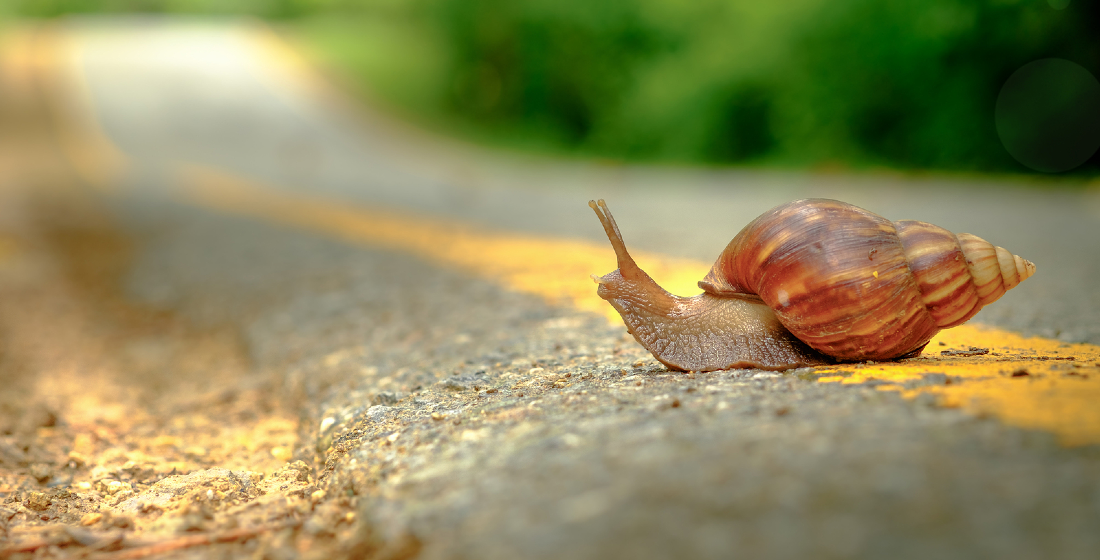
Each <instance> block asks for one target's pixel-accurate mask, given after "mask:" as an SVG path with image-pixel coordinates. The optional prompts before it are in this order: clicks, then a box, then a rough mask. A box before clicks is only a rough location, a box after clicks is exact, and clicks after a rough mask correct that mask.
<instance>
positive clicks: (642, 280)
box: [588, 199, 1035, 371]
mask: <svg viewBox="0 0 1100 560" xmlns="http://www.w3.org/2000/svg"><path fill="white" fill-rule="evenodd" d="M588 205H589V206H590V207H592V209H593V210H594V211H595V212H596V215H597V216H598V217H599V218H600V223H602V224H603V228H604V232H605V233H607V238H608V239H609V240H610V241H611V246H612V247H613V248H614V249H615V256H616V258H617V260H618V265H619V268H618V269H617V270H615V271H614V272H611V273H609V274H607V275H604V276H602V277H597V276H593V277H592V278H593V279H594V280H595V281H596V282H597V283H598V284H599V286H598V288H597V293H598V294H599V296H600V297H602V298H603V299H605V300H607V301H608V302H609V303H610V304H611V305H612V307H614V308H615V310H616V311H618V312H619V315H621V316H622V318H623V321H624V322H625V323H626V327H627V330H629V331H630V333H631V334H632V335H634V338H635V339H637V340H638V342H639V343H641V344H642V346H644V347H645V348H646V349H647V350H649V351H650V352H651V353H652V354H653V356H654V357H656V358H657V359H658V360H659V361H660V362H661V363H663V364H665V365H666V366H668V367H669V368H672V369H679V370H688V371H711V370H718V369H728V368H735V367H758V368H762V369H771V370H783V369H790V368H795V367H802V366H815V365H825V364H832V363H836V362H843V361H864V360H876V361H882V360H892V359H898V358H907V357H913V356H917V355H919V354H920V352H921V350H923V349H924V346H925V345H926V344H928V341H929V340H930V339H931V338H932V337H933V336H935V334H936V333H937V332H939V331H940V330H941V329H945V328H949V327H954V326H957V325H960V324H962V323H964V322H966V321H967V320H968V319H970V318H971V317H973V316H974V315H975V314H976V313H977V312H978V311H980V310H981V308H982V307H984V306H985V305H988V304H990V303H992V302H994V301H996V300H997V299H998V298H1000V297H1001V296H1002V295H1004V293H1005V292H1006V291H1007V290H1010V289H1012V288H1014V287H1016V285H1017V284H1019V283H1020V282H1022V281H1024V280H1026V279H1027V278H1029V277H1030V276H1031V275H1032V274H1034V273H1035V265H1034V264H1032V263H1031V262H1030V261H1027V260H1024V259H1022V258H1020V257H1018V256H1015V255H1013V254H1012V253H1009V252H1008V251H1006V250H1005V249H1003V248H1001V247H996V246H993V245H992V244H990V243H989V242H987V241H985V240H983V239H981V238H980V237H977V236H974V235H970V234H967V233H960V234H958V235H956V234H953V233H951V232H949V231H947V230H945V229H943V228H940V227H937V226H934V225H932V224H928V223H925V222H917V221H912V220H903V221H898V222H892V221H890V220H887V219H886V218H883V217H882V216H879V215H877V214H874V213H871V212H868V211H867V210H864V209H862V208H859V207H856V206H853V205H851V204H848V203H845V202H840V201H836V200H827V199H803V200H796V201H794V202H790V203H787V204H783V205H780V206H777V207H776V208H773V209H772V210H769V211H768V212H766V213H764V214H763V215H761V216H760V217H758V218H756V219H755V220H753V221H752V222H750V223H749V224H748V225H747V226H745V228H744V229H743V230H741V232H740V233H738V234H737V236H736V237H734V238H733V241H731V242H730V243H729V245H728V246H727V247H726V249H725V250H724V251H722V254H721V255H719V257H718V260H717V261H716V262H715V263H714V266H713V268H711V271H710V273H708V274H707V276H706V278H704V279H703V280H702V281H700V282H699V287H700V288H702V289H703V293H702V294H700V295H698V296H694V297H687V298H685V297H679V296H675V295H672V294H670V293H668V292H666V291H665V290H663V289H662V288H661V287H660V286H658V285H657V283H656V282H654V281H653V279H652V278H650V277H649V275H648V274H646V273H645V272H644V271H642V269H640V268H638V265H637V264H635V263H634V260H633V259H632V258H631V257H630V254H629V253H628V252H627V250H626V244H625V243H624V242H623V239H622V235H621V234H620V233H619V228H618V226H617V225H616V224H615V219H614V218H613V217H612V216H611V212H610V211H609V210H608V208H607V204H605V203H604V201H603V200H600V201H599V202H595V201H589V203H588Z"/></svg>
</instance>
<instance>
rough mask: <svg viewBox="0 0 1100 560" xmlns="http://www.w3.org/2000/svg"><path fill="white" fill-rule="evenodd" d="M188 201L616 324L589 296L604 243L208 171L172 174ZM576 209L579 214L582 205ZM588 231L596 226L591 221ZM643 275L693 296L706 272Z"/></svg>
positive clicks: (675, 268)
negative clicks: (395, 254) (455, 271)
mask: <svg viewBox="0 0 1100 560" xmlns="http://www.w3.org/2000/svg"><path fill="white" fill-rule="evenodd" d="M180 174H181V177H182V179H183V182H184V184H185V185H187V187H188V189H187V190H186V191H185V193H184V194H185V196H186V197H188V198H189V199H190V200H191V201H192V202H195V203H198V204H200V205H202V206H207V207H211V208H217V209H219V210H223V211H228V212H233V213H237V214H245V215H249V216H253V217H257V218H261V219H265V220H273V221H276V222H281V223H287V224H292V225H295V226H299V227H304V228H307V229H310V230H314V231H321V232H324V233H327V234H329V235H335V236H337V237H339V238H342V239H346V240H348V241H352V242H359V243H368V244H370V245H373V246H377V247H384V248H389V249H395V250H400V251H406V252H410V253H413V254H416V255H418V256H420V257H422V258H424V259H425V260H428V261H430V262H435V263H439V264H441V265H445V266H450V267H457V268H460V269H462V270H465V271H467V272H469V273H471V274H474V275H477V276H484V277H488V278H491V279H494V280H496V281H498V282H500V283H501V284H503V285H504V286H506V287H508V288H510V289H512V290H516V291H520V292H525V293H529V294H535V295H537V296H539V297H542V298H543V299H545V300H546V301H548V302H550V303H551V304H555V305H562V304H565V305H572V306H574V307H576V308H578V309H583V310H585V311H590V312H594V313H601V314H605V315H607V316H608V317H609V318H612V319H614V320H615V321H619V317H618V315H617V314H616V313H615V310H614V309H611V307H610V306H609V305H607V304H606V303H605V302H604V301H603V300H601V299H600V298H599V297H598V296H597V295H596V286H595V284H594V283H593V282H592V280H591V279H590V278H589V276H590V275H591V274H593V273H600V274H603V273H607V272H610V271H611V270H614V268H615V255H614V253H613V252H612V251H611V246H610V245H608V244H603V245H600V244H595V243H591V242H587V241H580V240H568V239H554V238H547V237H538V236H533V235H526V234H517V233H509V232H491V231H487V230H483V229H477V228H474V227H471V226H470V225H468V224H463V223H461V222H454V221H447V220H442V219H437V218H436V219H433V218H427V217H424V216H418V215H414V214H410V213H407V212H398V211H394V210H385V209H377V208H366V207H355V206H352V205H349V204H347V203H346V202H342V201H335V200H323V199H319V198H317V197H316V196H305V195H299V194H292V193H289V192H286V191H280V190H275V189H272V188H270V187H267V186H264V185H262V184H260V183H257V182H254V181H250V180H248V179H245V178H242V177H238V176H234V175H231V174H229V173H226V172H224V171H219V170H215V169H212V168H209V167H201V166H196V165H189V166H184V167H181V168H180ZM577 210H578V211H587V210H588V208H587V206H585V205H584V204H580V205H579V206H578V209H577ZM592 227H593V228H598V227H599V224H598V222H597V221H596V218H595V216H593V218H592ZM632 254H634V256H635V260H636V261H638V262H639V263H640V264H641V265H642V266H643V267H646V270H650V271H651V273H652V274H654V275H657V276H658V277H659V278H662V279H667V280H668V282H667V284H668V285H669V289H670V290H672V291H673V292H680V293H685V292H687V293H698V291H699V290H698V288H696V286H695V283H696V282H697V281H698V279H699V278H702V277H703V275H704V274H705V273H706V271H707V266H706V265H701V263H698V262H695V261H688V260H681V259H670V258H667V257H663V256H660V255H653V254H647V253H644V252H638V253H632Z"/></svg>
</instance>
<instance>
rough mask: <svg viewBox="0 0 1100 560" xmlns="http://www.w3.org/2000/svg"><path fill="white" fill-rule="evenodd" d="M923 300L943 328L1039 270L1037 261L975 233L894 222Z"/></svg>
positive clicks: (991, 300)
mask: <svg viewBox="0 0 1100 560" xmlns="http://www.w3.org/2000/svg"><path fill="white" fill-rule="evenodd" d="M894 225H895V226H896V228H897V232H898V237H899V238H900V239H901V242H902V247H903V248H904V250H905V258H906V261H908V263H909V269H910V270H911V271H912V273H913V276H914V278H915V280H916V282H917V286H918V287H919V288H920V291H921V300H922V302H923V303H924V306H925V308H926V309H927V310H928V312H929V314H930V315H931V316H932V318H933V320H934V321H935V323H936V326H938V327H939V328H941V329H946V328H950V327H954V326H957V325H961V324H962V323H965V322H966V321H967V320H969V319H970V318H971V317H973V316H974V315H975V314H977V313H978V311H980V310H981V309H982V307H984V306H986V305H989V304H990V303H993V302H994V301H996V300H997V299H999V298H1000V297H1001V296H1003V295H1004V294H1005V292H1007V291H1008V290H1011V289H1012V288H1015V287H1016V286H1017V285H1019V284H1020V282H1023V281H1024V280H1026V279H1027V278H1029V277H1030V276H1031V275H1032V274H1034V273H1035V265H1034V264H1032V263H1031V262H1030V261H1027V260H1024V259H1022V258H1020V257H1019V256H1016V255H1013V254H1012V253H1009V252H1008V251H1007V250H1005V249H1004V248H1003V247H996V246H994V245H993V244H991V243H989V242H988V241H986V240H984V239H982V238H980V237H978V236H976V235H971V234H969V233H960V234H958V235H956V234H953V233H951V232H949V231H947V230H945V229H943V228H941V227H938V226H934V225H932V224H929V223H925V222H917V221H911V220H903V221H898V222H894Z"/></svg>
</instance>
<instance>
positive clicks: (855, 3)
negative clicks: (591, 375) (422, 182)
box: [7, 0, 1100, 172]
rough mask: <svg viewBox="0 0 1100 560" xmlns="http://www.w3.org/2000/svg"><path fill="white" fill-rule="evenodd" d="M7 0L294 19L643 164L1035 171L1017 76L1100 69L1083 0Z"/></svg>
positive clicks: (417, 106) (503, 119)
mask: <svg viewBox="0 0 1100 560" xmlns="http://www.w3.org/2000/svg"><path fill="white" fill-rule="evenodd" d="M7 1H8V2H12V1H14V4H13V5H12V6H14V11H15V12H17V13H20V14H24V15H31V16H51V15H56V14H61V13H71V12H85V11H121V10H138V11H153V12H202V13H247V14H252V15H257V16H260V17H266V18H270V19H280V20H283V21H284V22H287V23H286V25H287V27H286V29H288V30H289V31H290V32H291V33H292V34H293V35H297V36H298V37H300V38H302V39H304V40H305V42H306V43H307V44H308V45H310V46H311V47H312V48H313V49H315V51H316V52H317V53H319V54H320V56H322V57H324V58H327V59H328V60H329V61H330V62H332V63H334V64H336V65H337V66H339V67H342V68H344V69H346V70H348V71H349V73H350V74H351V75H353V76H354V77H355V79H356V80H357V81H358V83H359V84H360V85H361V87H363V88H365V89H369V91H370V92H371V94H372V95H374V96H376V97H380V98H382V100H384V101H385V102H387V103H389V104H390V105H392V106H395V107H397V108H400V109H403V110H405V111H406V112H409V113H412V114H416V115H422V116H425V118H427V119H429V120H432V121H435V122H441V123H446V124H447V125H449V126H452V127H457V128H460V129H462V130H464V131H466V132H467V133H472V134H475V135H480V136H482V137H483V138H485V137H487V138H490V139H497V140H500V139H505V141H507V142H515V143H522V144H524V145H526V146H535V147H540V148H544V149H553V150H559V151H572V152H577V153H583V154H586V155H595V156H599V157H606V158H615V159H628V160H638V159H656V160H665V161H695V162H698V161H704V162H750V163H768V164H775V163H779V164H788V165H798V166H805V165H833V164H839V165H845V166H851V165H856V166H867V165H887V166H894V167H904V168H936V169H963V170H1008V171H1025V170H1024V168H1022V167H1021V166H1020V165H1019V164H1017V163H1016V162H1015V161H1014V160H1013V159H1012V158H1011V157H1010V156H1008V154H1007V153H1006V152H1005V150H1004V148H1003V147H1002V146H1001V143H1000V141H999V139H998V137H997V133H996V129H995V126H994V121H993V115H994V105H995V102H996V98H997V94H998V92H999V90H1000V87H1001V85H1002V84H1003V83H1004V82H1005V80H1006V79H1007V78H1008V77H1009V75H1011V73H1012V72H1013V71H1014V70H1016V69H1017V68H1019V67H1020V66H1022V65H1024V64H1026V63H1028V62H1030V61H1033V60H1036V59H1039V58H1045V57H1052V56H1053V57H1061V58H1066V59H1069V60H1071V61H1074V62H1077V63H1078V64H1081V65H1082V66H1084V67H1085V68H1087V69H1090V70H1091V71H1093V72H1094V74H1095V73H1096V70H1097V69H1100V42H1097V41H1095V40H1094V39H1093V34H1094V32H1095V31H1096V27H1097V26H1096V23H1097V21H1098V19H1100V18H1098V16H1100V9H1098V8H1097V7H1096V4H1097V3H1090V2H1080V1H1079V2H1072V3H1071V4H1070V6H1069V7H1068V8H1066V9H1063V10H1058V9H1054V8H1052V7H1051V5H1050V4H1049V3H1048V2H1046V1H1043V0H986V1H976V0H893V1H891V2H883V1H881V0H833V1H831V2H827V1H825V0H788V1H786V2H775V3H768V2H752V1H744V0H693V1H691V2H683V1H676V0H220V1H219V0H101V1H98V2H97V1H92V0H7ZM1096 160H1097V158H1095V157H1094V158H1093V162H1095V161H1096ZM1090 169H1092V170H1093V172H1095V170H1096V169H1097V166H1096V165H1092V166H1091V167H1090Z"/></svg>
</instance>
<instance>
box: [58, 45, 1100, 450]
mask: <svg viewBox="0 0 1100 560" xmlns="http://www.w3.org/2000/svg"><path fill="white" fill-rule="evenodd" d="M256 40H257V41H261V39H256ZM262 41H270V37H268V38H265V39H262ZM274 50H275V49H272V48H271V44H270V43H266V44H262V45H260V46H259V47H257V52H261V53H262V52H273V51H274ZM284 54H285V52H284ZM270 58H272V59H274V58H275V57H270ZM285 58H286V57H285V56H282V57H281V58H280V60H273V61H272V64H283V65H285ZM43 70H48V71H50V72H52V73H54V74H55V75H54V76H51V77H49V78H51V79H50V80H49V81H44V82H42V83H51V84H56V85H59V86H69V87H73V88H74V89H73V90H72V92H71V93H72V95H73V96H74V97H77V98H80V96H84V97H83V101H82V102H80V103H78V104H75V105H74V107H78V108H84V109H86V112H85V113H83V114H77V115H70V114H69V112H68V111H67V112H65V113H63V114H61V115H59V116H62V117H65V118H70V117H71V118H72V119H73V120H68V121H65V122H64V123H62V126H61V128H62V131H63V132H64V131H66V130H68V131H75V132H65V134H70V137H73V138H78V139H79V141H78V142H76V143H75V144H77V148H73V149H68V148H67V149H66V150H65V152H66V155H67V156H68V157H69V158H70V160H72V161H73V163H74V166H76V167H77V168H78V169H84V170H87V171H88V172H87V173H86V174H85V178H86V179H87V180H89V182H92V183H103V182H104V181H106V180H109V179H110V176H111V175H113V171H112V170H115V169H118V167H119V162H124V157H123V156H121V155H120V154H121V152H120V151H119V150H118V148H117V147H115V146H114V144H112V143H110V141H109V140H108V139H107V138H106V136H104V135H103V134H102V133H101V131H100V128H99V126H98V124H97V122H96V120H95V116H94V114H93V112H92V105H91V100H90V99H89V98H87V91H86V86H84V85H83V77H82V76H81V75H80V74H79V71H78V69H77V68H76V67H75V66H74V65H72V64H67V65H61V64H54V65H52V66H50V67H49V68H45V69H43ZM63 136H64V135H63ZM80 146H84V147H80ZM180 176H181V179H182V180H183V183H184V184H185V185H186V187H187V188H186V189H185V190H184V191H183V195H184V196H185V197H186V199H187V200H188V201H190V202H191V203H193V204H196V205H198V206H201V207H205V208H209V209H214V210H220V211H223V212H228V213H233V214H238V215H243V216H251V217H254V218H258V219H262V220H266V221H272V222H276V223H282V224H286V225H292V226H295V227H300V228H303V229H307V230H311V231H315V232H320V233H323V234H327V235H331V236H334V237H338V238H341V239H345V240H347V241H350V242H354V243H363V244H368V245H371V246H375V247H383V248H389V249H393V250H399V251H407V252H410V253H413V254H416V255H419V256H421V257H422V258H425V259H426V260H429V261H431V262H435V263H438V264H440V265H445V266H451V267H457V268H460V269H462V270H465V271H467V272H470V273H472V274H476V275H478V276H482V277H488V278H489V279H492V280H496V281H497V282H499V283H501V284H502V285H504V286H505V287H507V288H510V289H513V290H517V291H521V292H525V293H530V294H534V295H537V296H540V297H543V298H545V299H546V300H547V301H550V302H552V303H555V304H567V305H571V306H573V307H575V308H577V309H580V310H584V311H591V312H596V313H602V314H604V315H605V316H608V317H609V318H611V319H612V320H613V321H615V322H616V323H618V322H619V321H620V319H619V318H618V317H617V316H616V315H615V313H614V311H613V310H612V309H611V307H610V306H609V305H608V304H606V303H605V302H603V301H602V300H600V299H599V298H598V297H597V296H596V294H595V286H593V285H592V284H591V281H590V280H589V279H588V278H589V275H590V274H604V273H606V272H609V271H610V270H611V269H612V268H613V267H614V266H615V265H614V263H615V260H614V256H613V254H612V251H611V249H610V247H609V246H605V245H603V244H594V243H590V242H586V241H579V240H564V239H554V238H545V237H537V236H531V235H525V234H516V233H509V232H492V231H488V230H482V229H478V228H475V227H472V226H470V225H468V224H462V223H459V222H450V221H446V220H440V219H438V218H432V217H426V216H418V215H416V214H412V213H407V212H397V211H391V210H386V209H379V208H370V207H356V206H353V205H349V204H348V203H346V202H344V201H335V200H324V199H319V198H316V197H310V196H304V195H300V194H292V193H290V192H287V191H283V190H279V189H277V188H274V187H272V186H270V185H265V184H262V183H259V182H256V181H252V180H249V179H247V178H243V177H239V176H235V175H233V174H231V173H228V172H225V171H221V170H216V169H211V168H204V167H198V166H185V167H181V168H180ZM584 202H585V201H578V211H580V212H584V211H586V209H585V208H584ZM593 227H596V226H595V223H593ZM634 256H635V259H636V260H637V261H638V262H639V264H640V265H641V266H642V267H643V268H644V269H645V270H647V271H649V273H650V274H651V275H652V276H653V277H654V278H655V279H656V280H658V282H660V283H661V284H662V285H664V286H666V287H667V288H668V289H669V290H670V291H672V292H673V293H678V294H681V295H690V294H692V293H697V291H698V290H697V288H696V286H695V282H696V280H698V279H699V278H702V277H703V275H704V274H705V273H706V271H707V270H708V269H709V264H710V263H703V262H699V261H690V260H685V259H673V258H669V257H664V256H661V255H655V254H646V253H641V252H639V253H637V254H635V255H634ZM971 346H975V347H981V348H985V349H988V350H989V353H988V354H986V355H982V356H966V357H963V356H940V355H937V350H940V349H943V350H951V349H967V348H969V347H971ZM818 371H819V372H820V373H823V374H824V376H823V377H821V378H819V382H822V383H837V384H841V385H852V384H873V385H874V386H875V387H876V388H877V389H878V390H885V391H895V392H898V393H900V394H901V395H903V396H904V397H906V398H915V397H917V396H919V395H922V394H931V395H934V396H935V397H936V398H937V399H938V401H939V402H940V403H941V404H943V405H945V406H955V407H960V408H962V409H964V410H967V411H969V412H971V413H974V414H978V415H992V416H996V417H998V418H1000V419H1002V420H1003V421H1004V422H1006V423H1008V424H1011V425H1014V426H1020V427H1024V428H1033V429H1042V430H1048V431H1050V432H1053V433H1055V434H1057V435H1058V437H1059V439H1060V441H1061V442H1062V443H1064V444H1065V445H1086V444H1097V443H1100V347H1098V346H1094V345H1088V344H1062V343H1059V342H1057V341H1053V340H1048V339H1043V338H1037V337H1033V338H1024V337H1020V336H1018V335H1015V334H1012V333H1009V332H1006V331H1001V330H997V329H991V328H983V327H980V326H976V325H963V326H961V327H956V328H954V329H950V330H948V331H945V332H943V333H941V334H940V335H939V336H937V337H936V338H935V339H933V341H932V343H931V344H930V345H929V350H928V351H927V352H926V356H925V357H922V358H918V359H914V360H908V361H904V362H890V363H883V364H847V365H842V366H836V367H830V368H819V369H818ZM936 374H940V375H936ZM937 379H939V380H942V381H944V383H939V384H928V381H929V380H937ZM948 380H950V382H949V383H948V382H946V381H948Z"/></svg>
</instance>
